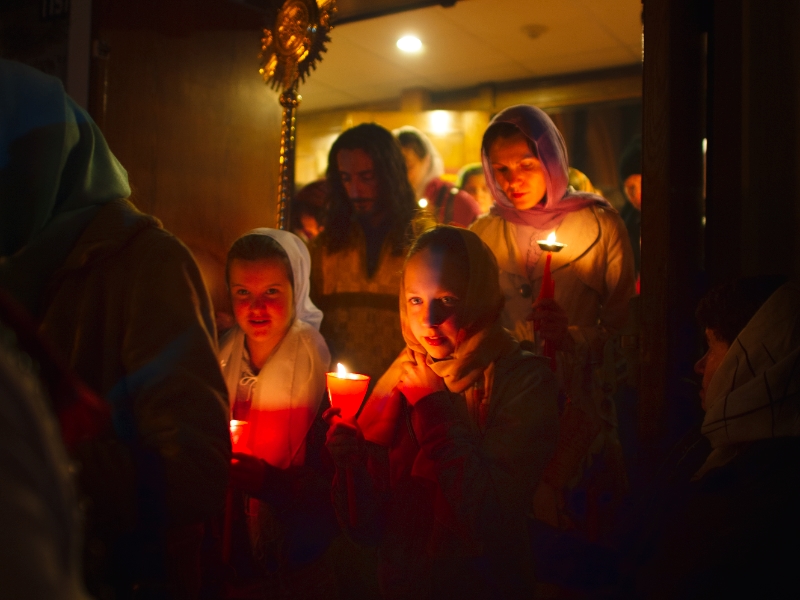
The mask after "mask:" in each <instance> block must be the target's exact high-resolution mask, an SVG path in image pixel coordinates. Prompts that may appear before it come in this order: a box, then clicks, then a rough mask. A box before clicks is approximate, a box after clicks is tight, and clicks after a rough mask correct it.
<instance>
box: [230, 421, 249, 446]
mask: <svg viewBox="0 0 800 600" xmlns="http://www.w3.org/2000/svg"><path fill="white" fill-rule="evenodd" d="M249 437H250V423H249V422H247V421H238V420H236V419H232V420H231V446H232V448H233V451H234V452H243V453H245V454H250V449H249V448H248V447H247V439H248V438H249Z"/></svg>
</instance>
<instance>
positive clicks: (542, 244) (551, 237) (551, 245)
mask: <svg viewBox="0 0 800 600" xmlns="http://www.w3.org/2000/svg"><path fill="white" fill-rule="evenodd" d="M536 243H537V244H538V245H539V248H541V249H542V250H544V251H545V252H561V250H562V249H564V248H566V246H567V245H566V244H562V243H561V242H557V241H556V232H555V231H551V232H550V233H549V234H548V236H547V239H546V240H536Z"/></svg>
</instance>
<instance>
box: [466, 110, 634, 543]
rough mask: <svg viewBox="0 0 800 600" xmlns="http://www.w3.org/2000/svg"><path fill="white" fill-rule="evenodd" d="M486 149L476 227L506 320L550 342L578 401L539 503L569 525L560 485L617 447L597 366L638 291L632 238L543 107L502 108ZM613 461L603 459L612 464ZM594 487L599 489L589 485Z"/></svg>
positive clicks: (567, 388)
mask: <svg viewBox="0 0 800 600" xmlns="http://www.w3.org/2000/svg"><path fill="white" fill-rule="evenodd" d="M481 154H482V160H483V167H484V171H485V173H486V179H487V184H488V187H489V191H490V192H491V194H492V196H493V197H494V202H495V204H494V207H493V208H492V210H491V212H490V214H489V215H487V216H485V217H483V218H481V219H479V220H478V221H476V222H475V223H474V224H473V225H472V230H473V231H474V232H475V233H477V234H478V235H479V236H480V237H481V239H482V240H483V241H484V242H486V244H487V245H488V246H489V247H490V248H491V249H492V250H493V251H494V253H495V256H496V258H497V263H498V266H499V267H500V287H501V289H502V290H503V294H504V296H505V308H504V310H503V316H502V319H503V325H504V326H505V327H506V328H507V329H509V330H510V331H511V332H512V333H513V334H514V336H515V337H516V338H517V339H518V340H520V341H521V342H523V343H524V342H525V341H528V342H529V343H534V344H536V343H541V341H542V340H548V341H550V343H551V344H552V345H553V346H554V347H555V348H556V363H557V376H558V380H559V384H560V386H561V392H562V397H566V398H569V400H570V403H569V408H568V410H565V412H564V414H562V422H561V435H560V440H559V450H558V451H557V453H556V457H555V459H554V461H553V463H551V465H550V467H549V468H548V471H547V473H546V476H545V477H544V481H545V483H544V484H543V486H541V487H540V490H539V492H537V499H536V503H535V513H536V514H537V516H538V517H540V518H542V519H543V520H545V521H547V522H549V523H551V524H558V525H562V526H563V525H564V523H565V515H564V513H563V511H561V510H560V505H561V501H562V495H561V491H562V490H563V489H565V488H566V487H567V486H568V484H570V485H574V484H575V482H576V481H579V480H580V475H581V473H582V472H584V470H585V469H586V468H587V467H589V466H590V465H591V464H592V462H593V459H594V458H596V457H598V456H603V457H604V458H606V459H608V458H609V456H610V454H609V452H607V451H608V449H609V448H611V447H613V448H617V447H618V442H617V439H616V418H615V415H614V408H613V404H612V403H611V400H610V398H609V397H608V394H607V392H606V391H604V390H603V389H602V386H601V384H600V383H599V377H597V376H596V374H595V370H596V369H598V368H599V367H601V365H602V363H603V358H604V348H605V345H606V342H607V341H608V340H609V339H610V338H611V336H612V335H613V334H614V333H615V332H616V331H618V330H619V329H620V328H621V327H622V326H623V324H624V323H625V321H626V319H627V312H628V300H629V298H631V297H632V296H633V295H634V268H633V255H632V251H631V246H630V241H629V240H628V235H627V232H626V230H625V225H624V224H623V222H622V220H621V219H620V217H619V215H618V214H617V212H616V211H615V210H614V209H613V208H612V207H611V206H610V205H609V204H608V202H607V201H606V200H605V199H603V198H602V197H600V196H597V195H595V194H590V193H585V192H576V191H575V190H574V189H573V188H571V187H570V186H569V162H568V159H567V149H566V146H565V144H564V139H563V137H562V136H561V134H560V133H559V131H558V129H557V128H556V126H555V124H554V123H553V122H552V121H551V120H550V118H549V117H548V116H547V115H546V114H545V113H544V112H543V111H542V110H540V109H538V108H536V107H533V106H526V105H519V106H512V107H510V108H507V109H505V110H503V111H502V112H500V113H499V114H498V115H497V116H496V117H495V118H494V119H493V120H492V122H491V123H490V124H489V127H488V128H487V130H486V133H485V134H484V137H483V146H482V151H481ZM553 231H555V233H556V236H557V240H558V241H559V242H562V243H564V244H566V248H564V249H563V250H562V251H561V252H560V253H556V254H553V257H552V264H551V270H552V277H553V280H554V281H555V294H554V298H553V299H547V300H537V298H538V296H539V291H540V288H541V285H542V275H543V271H544V264H545V261H544V260H542V258H543V257H542V250H541V249H540V248H539V246H538V245H537V243H536V242H537V240H541V239H545V238H546V237H547V235H548V234H549V233H551V232H553ZM534 326H535V328H536V335H535V333H534ZM537 337H538V338H539V339H537ZM611 455H613V456H616V455H617V453H616V452H612V453H611ZM608 462H609V461H608V460H604V461H601V463H603V466H604V468H608ZM612 462H614V463H615V464H616V459H615V460H614V461H612ZM619 467H621V463H620V464H619V465H618V466H617V467H613V466H612V467H611V470H612V471H618V472H619V476H614V477H612V479H615V480H617V483H615V484H612V486H611V487H614V488H619V487H622V486H623V484H624V471H623V470H622V469H621V468H619ZM584 483H586V482H584ZM607 487H608V486H607V485H602V486H601V488H607ZM605 491H607V490H606V489H602V490H600V493H603V492H605ZM587 492H588V494H589V496H590V497H591V496H592V493H593V492H592V489H591V486H590V489H589V490H587ZM588 526H589V527H590V528H591V527H592V524H591V523H589V524H588Z"/></svg>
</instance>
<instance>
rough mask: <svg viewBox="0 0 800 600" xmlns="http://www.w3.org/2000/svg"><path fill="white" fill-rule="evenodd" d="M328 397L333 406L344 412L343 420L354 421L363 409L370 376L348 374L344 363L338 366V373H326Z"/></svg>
mask: <svg viewBox="0 0 800 600" xmlns="http://www.w3.org/2000/svg"><path fill="white" fill-rule="evenodd" d="M325 375H326V377H327V380H328V397H329V398H330V399H331V406H333V407H334V408H339V409H341V411H342V413H341V414H342V418H343V419H348V420H349V419H353V418H355V416H356V413H357V412H358V409H359V408H361V403H362V402H363V401H364V396H366V394H367V388H368V387H369V376H368V375H360V374H358V373H348V372H347V369H345V367H344V365H342V363H338V364H337V365H336V373H326V374H325Z"/></svg>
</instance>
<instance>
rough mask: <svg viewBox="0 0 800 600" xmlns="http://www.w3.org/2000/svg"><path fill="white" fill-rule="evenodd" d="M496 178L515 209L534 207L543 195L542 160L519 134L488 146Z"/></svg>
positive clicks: (545, 190) (545, 187)
mask: <svg viewBox="0 0 800 600" xmlns="http://www.w3.org/2000/svg"><path fill="white" fill-rule="evenodd" d="M489 161H490V162H491V164H492V170H493V172H494V178H495V181H497V185H498V186H500V189H501V190H503V193H505V195H506V197H507V198H508V199H509V200H510V201H511V204H513V205H514V208H516V209H517V210H527V209H529V208H533V207H534V206H536V205H537V204H539V202H540V201H541V200H542V198H544V195H545V193H546V192H547V181H546V180H545V171H544V167H543V166H542V163H541V161H540V160H539V159H538V158H536V155H535V154H534V153H533V151H532V150H531V149H530V146H528V139H527V138H526V137H525V136H524V135H522V133H518V134H514V135H513V136H511V137H507V138H497V139H496V140H495V141H494V143H493V144H492V147H491V148H490V149H489Z"/></svg>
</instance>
